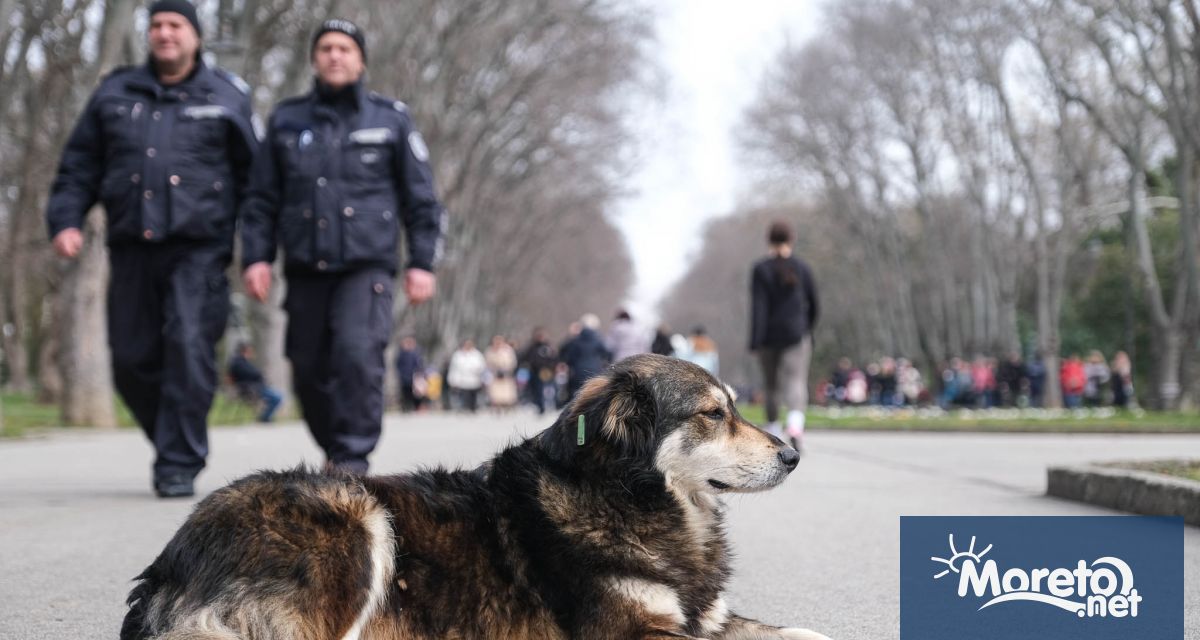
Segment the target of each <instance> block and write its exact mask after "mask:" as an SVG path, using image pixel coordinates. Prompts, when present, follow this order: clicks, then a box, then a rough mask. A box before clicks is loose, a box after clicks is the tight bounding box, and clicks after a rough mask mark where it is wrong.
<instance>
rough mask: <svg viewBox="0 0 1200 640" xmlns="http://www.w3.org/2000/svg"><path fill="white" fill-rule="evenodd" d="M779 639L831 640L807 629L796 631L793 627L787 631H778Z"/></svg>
mask: <svg viewBox="0 0 1200 640" xmlns="http://www.w3.org/2000/svg"><path fill="white" fill-rule="evenodd" d="M779 637H781V638H784V639H785V640H832V639H831V638H829V636H825V635H822V634H819V633H817V632H816V631H811V630H809V629H797V628H795V627H792V628H789V629H780V630H779Z"/></svg>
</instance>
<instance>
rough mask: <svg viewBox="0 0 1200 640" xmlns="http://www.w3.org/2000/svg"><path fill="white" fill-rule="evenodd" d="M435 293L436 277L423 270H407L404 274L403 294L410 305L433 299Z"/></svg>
mask: <svg viewBox="0 0 1200 640" xmlns="http://www.w3.org/2000/svg"><path fill="white" fill-rule="evenodd" d="M435 291H437V276H435V275H433V274H432V273H430V272H428V271H426V270H424V269H407V270H405V272H404V294H405V295H407V296H408V301H409V302H411V303H412V304H421V303H422V302H425V301H426V300H428V299H430V298H432V297H433V294H434V292H435Z"/></svg>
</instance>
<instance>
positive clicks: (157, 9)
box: [150, 0, 204, 38]
mask: <svg viewBox="0 0 1200 640" xmlns="http://www.w3.org/2000/svg"><path fill="white" fill-rule="evenodd" d="M164 11H166V12H169V13H178V14H179V15H181V16H183V17H185V18H187V21H188V22H190V23H192V28H193V29H195V30H196V35H198V36H200V37H201V38H203V37H204V31H203V30H202V29H201V28H200V18H197V17H196V7H193V6H192V3H190V2H188V1H187V0H158V1H157V2H155V3H154V4H152V5H150V17H151V18H153V17H154V14H156V13H162V12H164Z"/></svg>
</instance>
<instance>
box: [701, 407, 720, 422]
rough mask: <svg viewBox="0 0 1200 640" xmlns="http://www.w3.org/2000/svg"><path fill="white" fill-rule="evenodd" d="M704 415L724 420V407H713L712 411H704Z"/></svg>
mask: <svg viewBox="0 0 1200 640" xmlns="http://www.w3.org/2000/svg"><path fill="white" fill-rule="evenodd" d="M704 417H705V418H708V419H710V420H724V419H725V410H724V409H713V410H712V411H705V412H704Z"/></svg>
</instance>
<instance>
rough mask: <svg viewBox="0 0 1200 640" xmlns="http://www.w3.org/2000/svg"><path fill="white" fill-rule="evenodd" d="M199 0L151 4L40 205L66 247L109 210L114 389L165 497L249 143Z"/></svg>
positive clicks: (219, 298)
mask: <svg viewBox="0 0 1200 640" xmlns="http://www.w3.org/2000/svg"><path fill="white" fill-rule="evenodd" d="M200 38H201V29H200V24H199V21H198V20H197V18H196V10H195V8H193V7H192V5H191V4H189V3H188V2H186V1H184V0H160V1H159V2H155V3H154V4H153V5H151V7H150V30H149V37H148V41H149V47H150V56H149V60H148V61H147V63H146V64H145V65H141V66H136V67H126V68H122V69H118V70H117V71H115V72H113V73H112V74H111V75H109V76H108V77H106V78H105V79H104V80H103V81H102V82H101V83H100V87H99V88H98V89H97V90H96V92H95V93H94V94H93V95H92V97H91V99H90V100H89V101H88V103H87V107H86V108H85V110H84V112H83V115H82V116H81V117H80V120H79V123H78V124H77V125H76V126H75V129H74V131H73V132H72V133H71V137H70V139H69V140H68V141H67V145H66V148H65V149H64V150H63V155H62V161H61V164H60V165H59V169H58V175H57V177H56V178H55V181H54V185H53V187H52V190H51V194H50V200H49V204H48V206H47V211H46V217H47V221H48V224H49V228H50V237H51V240H52V242H53V244H54V249H55V251H57V252H58V253H59V254H60V255H62V256H64V257H68V258H73V257H75V256H76V255H77V254H78V253H79V250H80V248H81V247H82V244H83V236H82V234H81V233H80V229H81V228H82V227H83V223H84V216H85V215H86V213H87V211H88V209H89V208H90V207H91V206H92V205H93V204H95V203H96V202H97V201H99V202H101V203H103V205H104V209H105V212H106V215H107V230H108V245H109V254H110V260H111V264H112V279H111V283H110V285H109V290H108V332H109V345H110V347H111V349H112V362H113V374H114V380H115V383H116V386H117V391H118V392H119V393H120V394H121V397H122V398H123V399H124V400H125V403H126V404H127V405H128V406H129V408H130V410H131V411H132V413H133V415H134V417H135V418H136V419H137V421H138V424H140V425H141V427H142V430H144V431H145V432H146V435H147V437H149V439H150V440H151V442H152V443H153V444H154V448H155V451H156V457H155V460H154V468H153V473H154V476H153V478H154V489H155V492H156V493H157V494H158V495H159V496H160V497H183V496H190V495H192V494H193V489H192V482H193V478H194V477H195V476H196V474H197V473H199V472H200V470H201V469H202V468H204V461H205V457H206V456H207V454H208V433H207V429H206V419H207V415H208V410H209V408H210V406H211V404H212V398H213V391H214V388H215V385H216V380H217V373H216V363H215V354H214V347H215V345H216V342H217V341H218V340H219V339H220V337H221V335H222V333H223V332H224V330H225V320H226V316H227V315H228V308H229V285H228V282H227V281H226V278H225V274H224V270H225V267H226V266H227V265H228V264H229V262H230V260H231V257H232V253H233V234H234V220H235V215H236V212H237V206H238V204H239V200H240V199H241V197H242V195H243V193H244V190H245V187H246V185H247V183H248V178H249V172H250V166H251V164H252V161H253V154H254V153H255V152H256V151H257V147H258V143H257V140H256V138H255V135H254V130H253V128H252V124H251V110H250V98H249V96H248V92H249V88H248V87H247V86H246V85H245V83H244V82H242V81H241V80H240V79H239V78H237V77H235V76H233V75H231V74H229V73H227V72H224V71H222V70H219V69H213V68H210V67H208V66H206V65H205V64H204V61H203V60H202V59H201V57H200V48H201V40H200Z"/></svg>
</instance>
